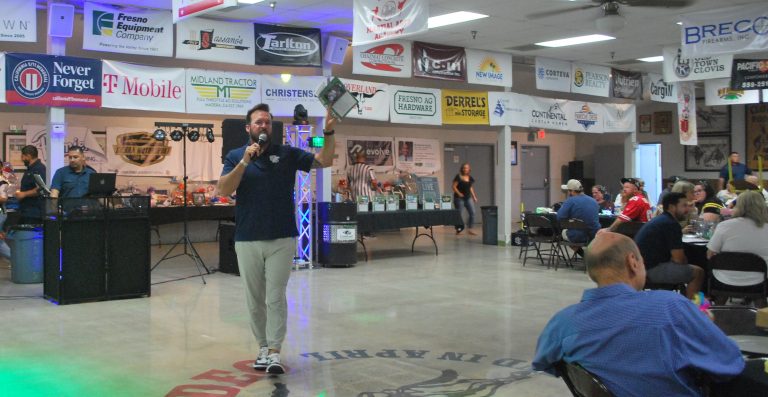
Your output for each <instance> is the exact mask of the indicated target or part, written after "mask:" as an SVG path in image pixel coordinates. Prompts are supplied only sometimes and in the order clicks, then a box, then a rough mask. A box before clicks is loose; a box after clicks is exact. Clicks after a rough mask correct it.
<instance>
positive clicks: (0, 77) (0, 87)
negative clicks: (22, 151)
mask: <svg viewBox="0 0 768 397" xmlns="http://www.w3.org/2000/svg"><path fill="white" fill-rule="evenodd" d="M0 103H5V53H4V52H0ZM6 161H7V160H6Z"/></svg>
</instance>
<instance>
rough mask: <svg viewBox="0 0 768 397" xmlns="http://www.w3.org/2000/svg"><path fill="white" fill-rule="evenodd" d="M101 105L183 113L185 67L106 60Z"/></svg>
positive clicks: (104, 62)
mask: <svg viewBox="0 0 768 397" xmlns="http://www.w3.org/2000/svg"><path fill="white" fill-rule="evenodd" d="M103 66H104V67H103V69H104V70H103V77H102V80H103V81H104V84H103V85H102V87H101V96H102V106H103V107H105V108H116V109H140V110H155V111H157V110H162V111H164V112H178V113H184V109H185V107H184V105H185V103H184V97H185V93H184V87H185V86H186V84H185V82H184V77H185V73H184V69H182V68H155V67H151V66H142V65H134V64H131V63H125V62H116V61H103Z"/></svg>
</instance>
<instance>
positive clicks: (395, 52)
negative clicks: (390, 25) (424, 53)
mask: <svg viewBox="0 0 768 397" xmlns="http://www.w3.org/2000/svg"><path fill="white" fill-rule="evenodd" d="M352 73H354V74H369V75H373V76H389V77H411V42H410V41H403V40H392V41H388V42H386V43H383V44H378V43H377V44H371V45H363V46H359V47H352Z"/></svg>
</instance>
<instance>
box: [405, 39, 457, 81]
mask: <svg viewBox="0 0 768 397" xmlns="http://www.w3.org/2000/svg"><path fill="white" fill-rule="evenodd" d="M413 77H424V78H428V79H438V80H453V81H467V55H466V53H465V52H464V48H463V47H453V46H447V45H440V44H431V43H423V42H420V41H414V42H413Z"/></svg>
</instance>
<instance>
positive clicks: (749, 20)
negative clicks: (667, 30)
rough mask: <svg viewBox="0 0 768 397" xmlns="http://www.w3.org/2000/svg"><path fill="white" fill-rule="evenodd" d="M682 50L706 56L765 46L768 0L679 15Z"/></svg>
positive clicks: (767, 43)
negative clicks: (767, 0) (766, 0)
mask: <svg viewBox="0 0 768 397" xmlns="http://www.w3.org/2000/svg"><path fill="white" fill-rule="evenodd" d="M680 21H681V22H682V25H683V27H682V29H680V35H681V48H682V50H683V54H685V55H693V56H705V55H711V54H729V53H730V54H733V53H739V52H755V51H765V50H766V49H768V23H767V22H766V21H768V2H765V1H761V2H757V3H755V4H748V5H740V6H738V7H731V8H722V9H718V10H708V11H699V12H693V13H690V14H685V15H681V16H680Z"/></svg>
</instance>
